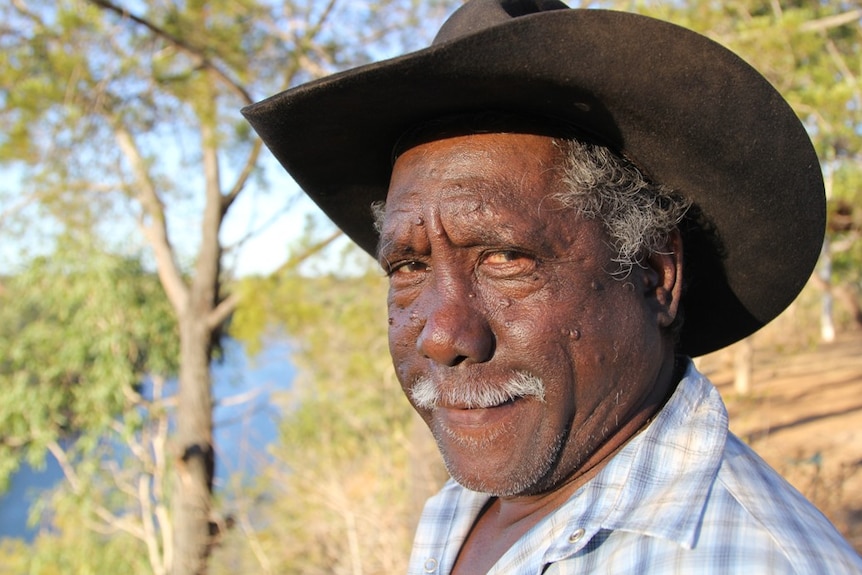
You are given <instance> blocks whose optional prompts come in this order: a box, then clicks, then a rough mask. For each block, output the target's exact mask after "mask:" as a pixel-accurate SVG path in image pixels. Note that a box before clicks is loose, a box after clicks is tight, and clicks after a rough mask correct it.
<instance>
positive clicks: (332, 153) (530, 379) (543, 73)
mask: <svg viewBox="0 0 862 575" xmlns="http://www.w3.org/2000/svg"><path fill="white" fill-rule="evenodd" d="M244 113H245V114H246V117H247V118H248V119H249V120H250V122H251V123H252V124H253V126H254V127H255V129H256V130H257V131H258V132H259V133H260V134H261V136H262V137H263V139H264V141H265V142H266V143H267V145H268V146H269V147H270V149H271V150H272V151H273V152H274V154H275V155H276V157H277V158H278V159H279V160H280V161H281V163H282V164H283V165H284V166H285V167H286V168H287V170H288V171H289V172H290V173H291V174H292V175H293V176H294V177H295V179H296V180H297V182H299V184H300V185H302V186H303V188H304V189H305V190H306V192H307V193H308V194H309V195H311V197H312V198H314V199H315V201H316V202H317V203H318V204H319V205H320V206H321V207H322V208H323V209H324V211H325V212H326V213H327V214H329V215H330V217H331V218H332V219H333V220H334V221H335V222H336V224H338V225H339V226H340V227H341V228H342V229H343V230H344V231H345V232H346V233H347V234H348V235H350V237H351V238H353V239H354V240H355V241H356V242H357V243H358V244H359V245H360V246H362V247H363V248H364V249H365V250H366V251H368V252H369V253H373V254H374V255H375V256H376V257H377V258H378V260H379V261H380V264H381V266H382V267H383V269H384V270H385V271H386V273H387V274H388V276H389V281H390V295H389V323H390V351H391V354H392V357H393V362H394V365H395V369H396V373H397V376H398V379H399V381H400V382H401V385H402V387H403V388H404V391H405V393H406V395H407V397H408V399H409V400H410V401H411V403H412V404H413V406H414V408H415V409H416V410H417V411H418V412H419V414H420V415H421V416H422V417H423V419H424V420H425V421H426V423H427V424H428V426H429V427H430V429H431V431H432V432H433V434H434V436H435V438H436V440H437V443H438V446H439V448H440V451H441V453H442V455H443V458H444V460H445V462H446V465H447V468H448V469H449V471H450V473H451V475H452V477H453V479H454V481H450V482H449V483H448V484H447V485H446V486H444V488H443V490H442V491H441V492H440V493H439V494H438V495H437V496H435V497H434V498H432V499H431V500H430V501H429V503H428V504H427V506H426V509H425V512H424V514H423V517H422V520H421V522H420V525H419V528H418V531H417V536H416V540H415V543H414V550H413V555H412V558H411V563H410V573H417V574H418V573H468V574H472V573H507V574H509V573H557V574H564V573H594V572H595V573H647V572H650V573H706V572H721V573H738V572H742V571H750V572H754V573H852V572H862V560H860V558H859V556H858V555H856V553H855V552H854V551H853V550H852V549H851V548H850V546H849V545H848V544H847V543H846V542H845V541H844V540H843V539H842V538H841V537H840V536H839V535H838V534H837V532H836V531H835V530H834V528H833V527H832V526H831V525H830V524H829V522H828V521H827V520H826V519H825V518H824V517H823V516H822V515H821V514H820V513H819V512H818V511H817V510H816V509H815V508H814V507H813V506H811V504H810V503H808V502H807V501H805V499H804V498H803V497H802V496H801V495H800V494H799V493H798V492H796V491H795V490H794V489H793V488H792V487H790V486H789V485H787V484H786V483H785V482H783V480H781V479H780V478H779V477H778V476H777V475H776V474H775V473H774V472H773V471H772V470H771V469H769V468H768V466H767V465H766V464H765V463H764V462H763V461H762V460H760V459H759V458H758V457H757V456H756V455H755V454H754V453H753V452H751V451H750V450H749V449H748V448H747V447H746V446H745V445H743V444H742V443H741V442H740V441H739V440H738V439H737V438H735V437H734V436H733V435H732V434H730V433H729V432H728V430H727V414H726V411H725V409H724V406H723V404H722V402H721V399H720V397H719V396H718V393H717V391H716V390H715V388H714V387H713V386H712V385H711V384H710V383H709V382H708V381H707V380H706V379H705V378H704V377H703V376H702V375H700V374H699V373H698V372H697V371H696V370H695V368H694V367H693V365H692V364H691V362H690V360H689V359H688V358H687V357H688V356H693V355H699V354H703V353H706V352H709V351H712V350H715V349H718V348H721V347H723V346H725V345H728V344H730V343H732V342H734V341H737V340H739V339H741V338H743V337H745V336H747V335H749V334H750V333H752V332H753V331H755V330H756V329H758V328H759V327H761V326H762V325H764V324H765V323H766V322H768V321H769V320H771V319H772V318H774V317H775V316H776V315H777V314H778V313H780V312H781V310H782V309H784V308H785V307H786V306H787V305H788V304H789V303H790V302H791V301H792V299H793V298H794V297H795V296H796V295H797V293H798V292H799V290H800V289H801V288H802V286H803V285H804V283H805V281H806V279H807V278H808V275H809V274H810V272H811V269H812V267H813V265H814V263H815V261H816V259H817V254H818V252H819V249H820V243H821V241H822V234H823V226H824V219H825V216H824V210H825V207H824V197H823V183H822V179H821V176H820V172H819V166H818V162H817V158H816V156H815V154H814V152H813V150H812V147H811V144H810V142H809V140H808V137H807V135H806V134H805V131H804V129H803V128H802V126H801V125H800V123H799V121H798V120H797V118H796V117H795V115H794V114H793V112H792V111H791V110H790V108H789V107H788V106H787V104H786V103H785V102H784V100H783V99H781V97H780V96H779V95H778V94H777V93H776V92H775V90H774V89H773V88H772V87H771V86H770V85H769V84H768V83H767V82H766V81H765V80H764V79H763V78H762V77H761V76H760V75H759V74H757V72H755V71H754V70H752V69H751V68H750V67H748V66H747V65H746V64H745V63H744V62H742V61H741V60H739V59H738V58H737V57H736V56H734V55H733V54H731V53H730V52H728V51H727V50H725V49H724V48H722V47H720V46H718V45H716V44H714V43H713V42H711V41H709V40H707V39H706V38H704V37H702V36H700V35H697V34H694V33H692V32H690V31H687V30H683V29H680V28H678V27H676V26H672V25H670V24H667V23H664V22H660V21H656V20H653V19H649V18H644V17H640V16H635V15H632V14H623V13H617V12H606V11H596V10H570V9H568V8H567V7H566V6H565V5H563V4H562V3H560V2H556V1H554V0H533V1H527V0H521V1H519V0H509V1H503V0H501V1H492V0H471V1H470V2H468V3H466V4H465V5H464V6H463V7H462V8H461V9H459V10H458V11H457V12H456V13H455V14H454V15H453V16H452V17H451V18H450V19H449V20H448V21H447V22H446V24H445V25H444V26H443V28H442V30H441V31H440V33H439V34H438V36H437V38H436V39H435V42H434V44H433V45H432V46H431V47H430V48H428V49H426V50H422V51H419V52H416V53H413V54H408V55H406V56H402V57H400V58H396V59H393V60H389V61H386V62H381V63H377V64H371V65H368V66H364V67H361V68H358V69H355V70H351V71H348V72H344V73H342V74H337V75H335V76H333V77H330V78H326V79H323V80H320V81H316V82H312V83H310V84H307V85H304V86H300V87H298V88H296V89H293V90H289V91H287V92H285V93H282V94H279V95H277V96H274V97H273V98H271V99H269V100H266V101H264V102H261V103H259V104H256V105H255V106H252V107H249V108H247V109H246V110H244ZM384 200H385V201H384ZM372 205H373V208H372V207H371V206H372ZM683 316H684V317H683Z"/></svg>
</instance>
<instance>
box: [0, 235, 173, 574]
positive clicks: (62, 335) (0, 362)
mask: <svg viewBox="0 0 862 575" xmlns="http://www.w3.org/2000/svg"><path fill="white" fill-rule="evenodd" d="M63 239H64V242H63V244H62V247H60V248H59V249H58V250H57V252H56V253H54V254H51V256H50V257H43V258H37V259H36V260H35V261H33V262H32V263H31V264H30V265H29V266H28V267H27V268H26V269H24V270H23V271H22V272H20V273H19V274H16V275H15V276H14V277H11V278H9V279H8V280H7V281H6V282H5V285H4V288H3V290H2V293H0V358H2V359H0V387H2V389H3V392H4V401H3V402H2V403H0V438H2V439H0V470H2V472H0V482H2V483H4V484H5V483H6V481H7V480H8V478H9V475H10V474H11V472H13V471H14V470H15V469H16V468H17V466H18V465H19V464H20V461H21V460H22V458H23V457H26V458H27V459H28V460H29V461H30V463H31V464H32V465H37V466H38V465H39V464H40V463H41V462H42V461H43V460H44V458H45V454H46V452H50V453H51V454H52V456H53V457H55V458H56V459H57V461H58V462H59V463H60V466H61V468H62V470H63V473H64V475H65V477H66V479H67V480H68V481H67V483H66V484H65V485H61V486H59V487H58V488H57V493H56V494H55V497H54V498H53V501H54V502H55V503H56V504H55V505H53V506H52V510H51V516H52V521H51V522H52V524H53V525H54V526H60V527H64V526H65V527H72V526H73V525H74V523H79V524H84V525H87V526H90V527H91V528H92V529H93V530H94V534H93V535H92V536H91V537H79V534H78V533H77V528H72V529H61V534H60V535H59V536H58V537H54V538H52V537H51V536H48V535H43V536H40V538H39V540H38V541H37V548H38V549H40V550H42V551H43V552H48V553H51V550H52V549H58V548H63V546H64V545H65V547H66V548H67V549H68V550H70V551H76V552H75V553H70V554H69V555H70V557H69V558H68V561H74V560H79V561H86V560H88V559H89V560H92V557H90V558H88V557H86V556H85V555H84V556H82V555H80V554H78V553H77V551H80V549H81V546H82V545H83V546H84V547H87V546H89V547H90V548H93V547H98V546H99V541H98V539H99V538H100V537H103V536H104V534H105V533H111V532H121V533H125V534H129V535H132V538H131V539H132V540H131V541H124V542H117V543H116V544H115V545H114V546H113V548H114V549H118V548H119V547H120V546H124V547H125V548H126V549H131V550H135V549H137V550H138V551H140V553H137V554H135V553H128V552H126V553H116V554H115V560H123V558H124V557H125V560H128V561H133V560H134V558H135V557H137V558H138V559H139V560H140V561H139V562H140V563H141V564H144V565H147V564H149V566H150V570H151V572H154V573H165V557H166V556H169V554H170V542H167V544H164V543H163V541H162V540H161V534H160V533H159V531H160V528H161V529H165V528H167V527H168V525H169V519H168V517H167V509H166V503H167V502H166V500H165V498H164V497H162V492H163V491H164V490H165V489H166V483H167V481H166V480H167V465H168V462H167V461H166V458H165V436H166V433H167V428H168V416H167V409H166V406H165V405H164V402H163V398H162V393H161V390H162V388H163V382H164V381H165V379H166V378H167V377H168V376H170V375H173V374H175V373H176V371H177V364H176V360H177V348H178V333H177V329H176V322H175V320H174V317H173V315H172V313H171V310H170V306H169V305H168V302H167V300H166V298H165V297H164V292H163V291H162V289H161V287H160V285H159V283H158V280H157V278H156V277H155V276H154V275H153V274H152V273H147V272H146V271H145V270H144V269H143V267H142V266H141V263H140V261H139V259H137V258H132V257H127V256H125V257H121V256H115V255H110V254H106V253H104V252H101V251H99V250H98V248H96V247H95V246H93V245H92V244H91V243H89V242H81V241H76V238H72V237H69V236H66V237H64V238H63ZM144 387H146V389H144ZM63 531H65V533H62V532H63ZM96 532H98V533H96ZM168 532H169V529H168ZM100 534H101V535H100ZM75 537H79V538H78V539H77V549H76V544H74V543H73V538H75ZM102 545H104V542H103V543H102ZM101 557H102V559H105V558H106V556H101ZM40 561H41V563H44V562H45V557H44V556H43V557H39V556H33V557H32V560H31V564H30V568H28V569H27V571H28V572H36V571H39V570H40V569H37V565H38V564H40ZM65 561H66V559H64V562H65ZM62 564H66V563H58V565H62ZM67 566H68V565H67ZM70 569H71V568H70ZM72 571H75V572H77V570H72ZM124 572H131V570H129V569H126V570H125V571H124Z"/></svg>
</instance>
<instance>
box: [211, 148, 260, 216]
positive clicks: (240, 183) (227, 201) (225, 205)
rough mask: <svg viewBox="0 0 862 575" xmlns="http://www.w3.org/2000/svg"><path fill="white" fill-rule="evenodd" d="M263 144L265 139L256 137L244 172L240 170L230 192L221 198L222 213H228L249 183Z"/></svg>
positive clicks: (243, 169)
mask: <svg viewBox="0 0 862 575" xmlns="http://www.w3.org/2000/svg"><path fill="white" fill-rule="evenodd" d="M262 146H263V140H261V139H260V138H255V139H254V144H253V145H252V148H251V152H249V154H248V158H246V160H245V166H243V168H242V172H240V174H239V176H238V177H237V179H236V182H234V184H233V187H232V188H231V190H230V192H228V193H227V194H225V196H224V197H223V198H222V200H221V205H222V208H221V209H222V213H227V211H228V209H229V208H230V206H231V204H233V202H234V200H235V199H236V198H237V196H238V195H239V193H240V192H241V191H243V189H245V185H246V184H247V183H248V179H249V178H250V177H251V174H252V172H254V168H255V167H256V166H257V160H258V158H259V157H260V150H261V148H262Z"/></svg>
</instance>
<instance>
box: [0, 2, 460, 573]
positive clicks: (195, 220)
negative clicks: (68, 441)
mask: <svg viewBox="0 0 862 575" xmlns="http://www.w3.org/2000/svg"><path fill="white" fill-rule="evenodd" d="M445 4H446V3H445V2H442V1H441V2H419V1H417V0H379V1H377V2H374V3H368V4H359V3H351V2H347V1H346V0H328V1H315V0H296V1H293V2H285V3H269V2H263V1H255V0H214V1H209V2H202V1H199V0H190V1H187V2H180V1H176V2H171V1H160V0H150V1H148V2H138V3H128V4H127V5H120V4H118V3H114V2H111V1H108V0H59V1H56V2H55V1H53V0H32V1H28V2H26V3H25V2H23V1H22V0H12V1H11V2H9V3H4V4H3V5H2V7H0V16H2V21H3V24H2V26H0V134H2V136H0V161H2V162H5V164H6V165H7V166H14V168H15V170H16V172H15V173H16V174H17V175H20V179H21V185H20V187H19V188H16V189H13V190H8V189H7V190H4V196H5V197H4V198H3V200H4V203H3V205H4V206H9V207H8V208H4V212H2V213H0V221H2V223H3V225H4V231H6V232H9V231H10V230H14V229H15V225H18V226H21V225H23V226H25V227H24V229H26V230H27V233H28V236H29V237H31V238H32V237H33V236H34V233H33V232H34V231H35V230H41V231H42V233H43V234H44V235H46V236H49V235H50V233H51V230H52V229H63V228H67V227H73V228H79V229H90V230H94V231H95V232H96V233H99V234H101V235H102V236H103V237H111V238H113V239H114V240H115V242H116V243H117V244H126V243H128V239H126V237H128V230H131V229H134V228H135V227H137V230H138V231H139V232H140V238H142V239H143V241H144V242H145V244H146V245H147V246H148V248H149V249H150V253H151V255H152V259H153V263H154V266H155V269H156V271H157V273H158V277H159V280H160V283H161V286H162V289H163V290H164V292H165V294H166V296H167V299H168V301H169V302H170V305H171V308H172V311H173V314H174V317H175V318H176V322H177V325H178V329H179V342H180V344H179V347H180V351H179V391H178V395H177V427H176V432H175V436H174V441H173V446H174V452H173V453H172V461H173V464H174V465H173V468H174V470H175V472H174V487H173V501H172V511H173V513H172V524H173V547H174V550H175V555H174V564H173V566H172V567H173V569H172V571H173V572H174V573H177V574H185V573H202V572H204V571H205V570H206V565H207V558H208V557H209V554H210V551H211V543H212V541H213V535H214V534H213V531H214V530H215V528H216V524H215V522H212V521H211V507H212V496H213V493H212V477H213V469H214V451H213V445H212V425H213V422H212V397H211V376H210V370H209V367H210V362H211V361H212V359H213V355H214V353H215V352H216V350H217V344H218V340H219V337H220V335H221V333H222V330H223V325H224V322H225V320H226V319H227V318H228V317H229V316H230V314H231V313H232V312H233V311H234V310H235V309H236V306H237V303H238V297H237V295H236V294H229V293H227V291H226V289H225V286H226V285H227V283H228V282H229V280H230V270H229V269H227V266H226V265H225V264H226V263H227V260H226V256H227V255H229V254H231V252H232V250H234V249H236V248H237V247H239V246H237V245H225V244H224V243H223V237H222V231H223V226H224V224H225V221H226V218H227V217H228V215H229V213H230V212H231V210H232V208H235V206H236V204H237V202H238V200H239V199H240V198H241V197H245V196H248V195H250V194H254V192H255V191H256V190H257V191H259V189H260V186H255V183H256V180H255V178H256V177H260V176H262V175H263V173H264V171H263V161H262V159H261V157H262V155H261V145H260V142H259V140H258V139H256V138H255V137H254V136H253V135H252V134H251V133H250V130H249V129H248V127H247V126H246V124H245V123H244V122H243V121H242V120H241V118H240V116H239V113H238V110H239V108H240V107H241V106H243V105H246V104H249V103H251V102H252V101H253V100H254V99H256V98H258V97H262V96H265V95H270V94H272V93H274V92H276V91H278V90H280V89H284V88H286V87H288V86H290V85H293V84H296V83H299V82H303V81H306V80H309V79H311V78H313V77H316V76H319V75H322V74H326V73H329V72H332V71H334V70H336V69H338V68H341V67H344V66H347V65H351V64H356V63H360V62H363V61H367V60H370V59H372V58H379V57H380V56H382V55H385V54H386V53H388V52H389V51H391V50H392V47H393V46H398V47H399V49H400V50H404V49H409V48H412V47H415V45H413V44H411V43H412V42H421V39H420V37H419V36H417V35H415V34H409V33H406V31H408V30H413V29H415V25H416V24H417V23H419V22H425V23H429V22H432V21H434V20H439V19H440V18H441V17H442V12H441V10H442V7H443V6H444V5H445ZM400 50H399V51H400ZM321 153H325V151H322V152H321ZM9 169H11V168H9ZM287 196H288V195H287V194H285V198H286V199H285V201H284V202H283V204H282V205H283V208H282V209H283V210H287V209H289V207H290V201H289V200H288V199H287ZM276 211H279V210H276ZM21 222H25V223H24V224H21ZM132 222H136V224H133V223H132ZM19 229H20V228H19ZM250 233H252V232H250ZM124 236H125V237H124ZM121 237H123V239H120V238H121ZM134 238H135V236H133V240H132V243H135V242H136V241H137V240H136V239H134ZM241 243H242V242H241V241H240V242H239V244H240V245H241Z"/></svg>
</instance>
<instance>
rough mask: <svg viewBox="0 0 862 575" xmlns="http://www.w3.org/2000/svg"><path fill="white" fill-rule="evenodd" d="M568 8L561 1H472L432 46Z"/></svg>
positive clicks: (454, 16)
mask: <svg viewBox="0 0 862 575" xmlns="http://www.w3.org/2000/svg"><path fill="white" fill-rule="evenodd" d="M567 8H568V6H566V5H565V4H564V3H563V2H561V1H560V0H470V1H469V2H467V3H466V4H464V5H463V6H461V7H460V8H458V9H457V10H456V11H455V12H454V13H453V14H452V15H451V16H449V18H448V19H447V20H446V22H444V23H443V26H442V27H441V28H440V31H439V32H437V36H436V37H435V38H434V41H433V42H432V43H431V44H432V45H435V44H441V43H443V42H448V41H449V40H454V39H456V38H460V37H462V36H467V35H469V34H473V33H475V32H478V31H479V30H484V29H485V28H490V27H492V26H496V25H498V24H504V23H506V22H508V21H509V20H512V19H514V18H518V17H521V16H527V15H529V14H536V13H538V12H546V11H549V10H561V9H567Z"/></svg>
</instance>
